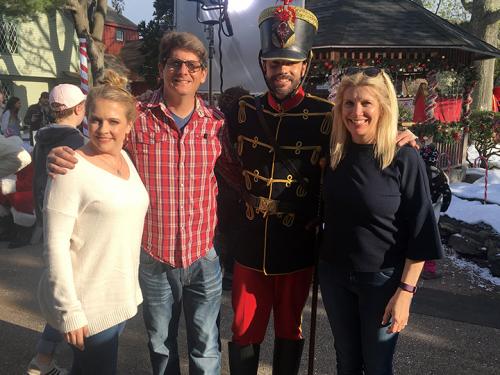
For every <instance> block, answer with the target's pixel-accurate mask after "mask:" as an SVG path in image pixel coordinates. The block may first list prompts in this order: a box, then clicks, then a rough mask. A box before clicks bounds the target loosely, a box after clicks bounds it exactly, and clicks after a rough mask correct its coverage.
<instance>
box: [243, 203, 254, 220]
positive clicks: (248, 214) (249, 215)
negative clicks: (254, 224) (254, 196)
mask: <svg viewBox="0 0 500 375" xmlns="http://www.w3.org/2000/svg"><path fill="white" fill-rule="evenodd" d="M245 204H246V206H247V209H246V217H247V219H248V220H253V219H254V218H255V212H254V210H253V207H252V206H250V205H249V204H248V203H246V202H245Z"/></svg>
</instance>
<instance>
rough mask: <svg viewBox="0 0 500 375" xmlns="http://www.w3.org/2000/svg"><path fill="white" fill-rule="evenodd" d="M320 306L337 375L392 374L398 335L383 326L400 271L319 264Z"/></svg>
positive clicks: (397, 283) (322, 262)
mask: <svg viewBox="0 0 500 375" xmlns="http://www.w3.org/2000/svg"><path fill="white" fill-rule="evenodd" d="M319 278H320V286H321V296H322V298H323V304H324V305H325V310H326V313H327V315H328V320H329V321H330V326H331V328H332V332H333V338H334V346H335V352H336V355H337V373H338V374H339V375H363V374H365V375H392V374H393V370H392V358H393V355H394V350H395V347H396V342H397V339H398V335H397V334H388V333H387V332H386V330H387V327H388V326H389V325H390V323H388V324H386V325H385V326H382V324H381V322H382V317H383V316H384V311H385V307H386V306H387V303H388V302H389V300H390V299H391V297H392V296H393V295H394V293H395V292H396V289H397V287H398V285H399V281H400V279H401V271H395V270H394V269H393V268H391V269H385V270H383V271H381V272H350V271H346V270H341V269H339V268H337V267H335V266H332V265H331V264H329V263H326V262H324V261H321V262H320V264H319Z"/></svg>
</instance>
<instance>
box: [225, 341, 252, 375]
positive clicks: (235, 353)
mask: <svg viewBox="0 0 500 375" xmlns="http://www.w3.org/2000/svg"><path fill="white" fill-rule="evenodd" d="M227 344H228V347H229V371H230V373H231V375H257V369H258V368H259V353H260V345H259V344H250V345H245V346H240V345H238V344H235V343H234V342H228V343H227Z"/></svg>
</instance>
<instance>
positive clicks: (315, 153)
mask: <svg viewBox="0 0 500 375" xmlns="http://www.w3.org/2000/svg"><path fill="white" fill-rule="evenodd" d="M320 154H321V146H318V147H316V149H315V150H314V151H313V153H312V155H311V164H312V165H316V164H317V163H318V161H319V156H320Z"/></svg>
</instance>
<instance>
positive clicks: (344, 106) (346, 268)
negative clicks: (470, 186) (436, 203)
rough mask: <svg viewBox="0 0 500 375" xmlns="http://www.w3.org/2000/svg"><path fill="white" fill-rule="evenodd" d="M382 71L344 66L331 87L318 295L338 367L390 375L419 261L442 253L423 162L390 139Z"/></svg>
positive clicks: (389, 96) (393, 125)
mask: <svg viewBox="0 0 500 375" xmlns="http://www.w3.org/2000/svg"><path fill="white" fill-rule="evenodd" d="M397 120H398V105H397V99H396V94H395V91H394V87H393V85H392V83H391V80H390V78H389V76H388V75H387V74H386V73H385V72H383V71H382V70H380V69H378V68H375V67H367V68H351V69H348V71H347V74H346V75H345V76H344V78H343V79H342V82H341V84H340V87H339V89H338V92H337V99H336V106H335V120H334V127H333V131H332V137H331V167H330V168H329V169H328V171H327V173H326V175H325V185H324V199H325V234H324V243H323V247H322V253H321V262H320V266H319V272H320V284H321V293H322V296H323V302H324V304H325V308H326V311H327V314H328V318H329V320H330V325H331V327H332V331H333V335H334V338H335V350H336V354H337V371H338V374H340V375H342V374H350V375H354V374H356V375H357V374H370V375H372V374H377V375H382V374H384V375H385V374H392V357H393V354H394V349H395V345H396V341H397V337H398V333H399V332H400V331H401V330H403V329H404V328H405V326H406V324H407V323H408V317H409V310H410V304H411V300H412V298H413V294H414V293H415V290H416V284H417V281H418V278H419V276H420V272H421V271H422V267H423V264H424V261H425V260H428V259H437V258H440V257H441V256H442V248H441V240H440V237H439V232H438V229H437V225H436V221H435V218H434V214H433V210H432V205H431V200H430V193H429V186H428V181H427V175H426V171H425V166H424V164H423V161H422V160H421V158H420V156H419V154H418V152H417V151H416V150H415V149H413V148H411V147H402V148H399V149H398V148H397V147H396V141H395V139H396V135H397Z"/></svg>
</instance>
